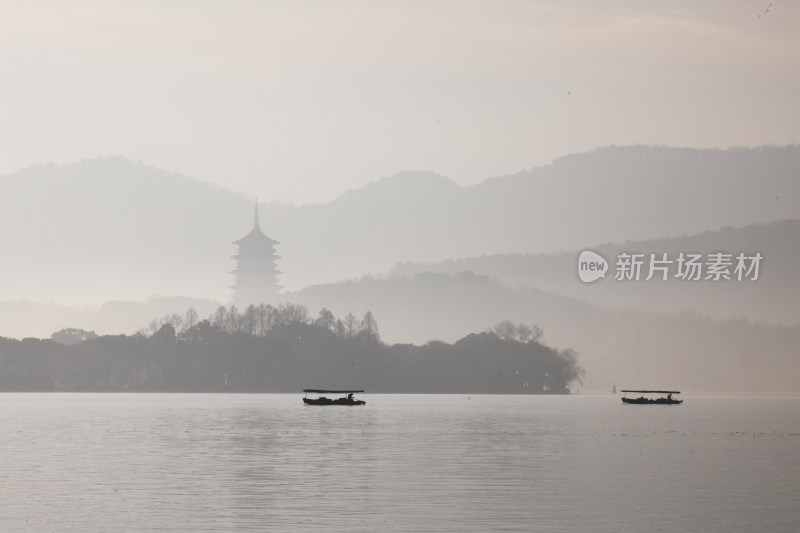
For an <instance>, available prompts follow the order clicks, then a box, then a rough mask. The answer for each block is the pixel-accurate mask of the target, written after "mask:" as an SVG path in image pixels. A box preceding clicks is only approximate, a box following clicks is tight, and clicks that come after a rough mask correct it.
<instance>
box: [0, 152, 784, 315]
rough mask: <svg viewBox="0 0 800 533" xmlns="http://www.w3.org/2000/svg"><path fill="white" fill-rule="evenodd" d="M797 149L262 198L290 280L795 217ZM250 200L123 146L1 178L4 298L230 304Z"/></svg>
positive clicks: (577, 165)
mask: <svg viewBox="0 0 800 533" xmlns="http://www.w3.org/2000/svg"><path fill="white" fill-rule="evenodd" d="M798 168H800V147H797V146H789V147H762V148H754V149H733V150H694V149H683V148H665V147H645V146H634V147H610V148H603V149H599V150H596V151H594V152H591V153H587V154H579V155H572V156H567V157H564V158H561V159H558V160H556V161H554V162H553V164H552V165H548V166H546V167H540V168H536V169H533V170H531V171H527V172H522V173H519V174H516V175H514V176H507V177H499V178H493V179H489V180H487V181H485V182H483V183H481V184H478V185H475V186H471V187H459V186H457V185H455V184H453V183H452V182H450V181H449V180H448V179H446V178H444V177H442V176H439V175H436V174H434V173H430V172H405V173H400V174H397V175H394V176H390V177H387V178H382V179H379V180H376V181H375V182H373V183H369V184H367V185H365V186H364V187H362V188H360V189H357V190H353V191H349V192H347V193H345V194H342V195H341V196H340V197H338V198H337V199H335V200H333V201H331V202H328V203H325V204H312V205H304V206H300V207H296V206H286V205H279V204H266V205H262V206H261V210H260V213H261V227H262V229H263V230H264V232H265V233H266V234H267V235H269V236H270V237H272V238H273V239H275V240H277V241H279V242H280V244H279V245H278V247H277V251H278V254H279V255H280V256H281V257H282V259H281V260H280V261H279V265H278V267H279V268H280V270H282V271H283V275H282V276H281V279H280V281H281V283H282V284H283V285H284V286H285V287H286V288H287V289H289V290H293V291H296V290H299V289H302V288H303V287H305V286H307V285H310V284H314V283H323V282H333V281H337V280H341V279H349V278H353V277H357V276H359V275H361V274H364V273H370V272H383V271H387V270H388V269H390V268H391V267H392V266H393V265H395V264H396V263H398V262H403V261H406V262H408V261H411V262H433V261H442V260H446V259H451V258H457V257H470V256H480V255H482V254H502V253H541V252H548V251H554V250H571V249H578V248H580V247H584V246H590V245H593V244H595V243H598V242H612V241H614V242H622V241H625V240H627V239H646V238H654V237H661V236H677V235H682V234H686V233H698V232H702V231H706V230H715V229H719V228H720V227H723V226H743V225H747V224H752V223H764V222H770V221H775V220H781V219H787V218H800V180H797V179H796V176H797V169H798ZM252 209H253V205H252V200H250V199H248V198H247V197H246V196H245V195H244V194H242V193H237V192H234V191H230V190H226V189H222V188H219V187H216V186H212V185H208V184H205V183H202V182H199V181H197V180H194V179H192V178H189V177H186V176H182V175H180V174H174V173H169V172H166V171H162V170H158V169H154V168H151V167H148V166H146V165H144V164H141V163H138V162H133V161H129V160H126V159H124V158H120V157H111V158H101V159H95V160H87V161H83V162H81V163H77V164H74V165H64V166H56V165H41V166H37V167H33V168H30V169H27V170H23V171H20V172H17V173H15V174H12V175H8V176H5V177H0V246H1V247H2V249H3V250H4V251H5V253H4V255H3V261H2V262H0V300H21V299H32V300H35V301H44V302H46V301H49V300H53V301H55V302H58V303H73V302H84V303H94V304H97V303H99V302H103V301H106V300H112V299H115V300H119V299H122V300H140V301H141V300H144V299H146V298H147V297H149V296H151V295H159V294H161V295H183V296H191V297H197V298H203V299H208V300H216V301H222V302H225V301H226V300H227V299H228V298H229V297H230V291H229V289H228V286H229V285H230V284H231V283H232V276H231V274H230V271H231V270H232V269H233V267H234V264H233V261H232V259H231V256H232V255H233V253H234V251H235V250H234V246H233V245H232V244H231V243H232V241H234V240H236V239H238V238H240V237H242V236H243V235H244V234H246V233H247V232H248V231H249V229H250V226H251V224H252Z"/></svg>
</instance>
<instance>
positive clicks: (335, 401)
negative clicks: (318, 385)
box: [303, 389, 367, 405]
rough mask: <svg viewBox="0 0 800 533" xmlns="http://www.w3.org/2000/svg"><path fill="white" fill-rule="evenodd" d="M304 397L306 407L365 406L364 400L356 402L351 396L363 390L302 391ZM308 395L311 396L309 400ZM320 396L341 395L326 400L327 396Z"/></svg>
mask: <svg viewBox="0 0 800 533" xmlns="http://www.w3.org/2000/svg"><path fill="white" fill-rule="evenodd" d="M303 392H304V393H306V395H305V396H304V397H303V403H304V404H306V405H366V403H367V402H365V401H364V400H357V399H355V398H353V394H355V393H357V392H364V391H363V390H325V389H303ZM309 394H313V395H315V396H312V397H311V398H309V397H308V395H309ZM320 394H339V395H342V396H340V397H338V398H328V397H327V396H320Z"/></svg>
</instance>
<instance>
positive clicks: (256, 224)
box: [253, 196, 261, 229]
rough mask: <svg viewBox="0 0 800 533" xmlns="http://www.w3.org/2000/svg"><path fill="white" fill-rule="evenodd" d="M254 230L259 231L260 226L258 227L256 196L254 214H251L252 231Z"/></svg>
mask: <svg viewBox="0 0 800 533" xmlns="http://www.w3.org/2000/svg"><path fill="white" fill-rule="evenodd" d="M256 228H258V229H261V228H260V226H259V225H258V196H256V209H255V212H254V213H253V229H256Z"/></svg>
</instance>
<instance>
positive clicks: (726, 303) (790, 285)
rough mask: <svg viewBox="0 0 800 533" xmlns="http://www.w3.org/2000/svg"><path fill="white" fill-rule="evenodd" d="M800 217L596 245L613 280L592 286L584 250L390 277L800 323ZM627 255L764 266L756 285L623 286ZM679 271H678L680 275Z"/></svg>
mask: <svg viewBox="0 0 800 533" xmlns="http://www.w3.org/2000/svg"><path fill="white" fill-rule="evenodd" d="M798 235H800V219H795V220H783V221H779V222H772V223H769V224H754V225H750V226H745V227H742V228H730V227H726V228H723V229H720V230H717V231H706V232H702V233H698V234H695V235H689V236H687V235H684V236H681V237H675V238H660V239H650V240H644V241H626V242H624V243H606V244H598V245H597V246H593V247H592V249H593V250H595V251H598V252H599V253H600V254H602V255H603V256H604V257H605V258H606V259H607V260H609V262H610V263H611V266H610V270H609V272H608V273H607V275H606V279H605V280H603V281H600V282H598V283H595V284H592V285H586V284H584V283H582V282H581V281H580V280H579V279H578V277H577V275H576V259H577V254H578V252H579V250H576V251H570V252H560V253H553V254H500V255H483V256H480V257H470V258H463V259H451V260H448V261H443V262H440V263H426V264H413V263H402V264H398V265H396V266H395V267H394V268H393V269H392V270H391V271H390V272H389V276H390V277H394V276H409V275H414V274H418V273H422V272H435V273H442V274H456V273H458V272H462V271H472V272H475V273H479V274H485V275H488V276H491V277H493V278H496V279H498V280H501V281H502V282H503V283H506V284H508V285H510V286H512V287H513V286H521V287H525V286H532V287H538V288H541V289H546V290H549V291H554V292H558V293H561V294H564V295H568V296H572V297H575V298H580V299H583V300H586V301H588V302H592V303H594V304H596V305H601V306H625V307H629V308H642V309H650V310H655V311H663V312H678V311H681V310H684V309H692V310H694V311H697V312H700V313H705V314H708V315H710V316H713V317H718V318H737V317H746V318H749V319H751V320H764V321H770V322H782V323H786V324H795V323H800V308H798V306H797V305H796V302H797V301H798V300H799V299H800V283H797V268H798V266H800V239H798V238H797V236H798ZM622 252H628V253H633V252H640V253H645V254H646V255H647V257H648V258H649V254H651V253H655V254H656V255H657V257H660V256H661V254H662V253H668V254H669V257H671V258H673V259H674V258H675V257H676V256H677V254H679V253H681V252H685V253H703V254H706V255H707V254H709V253H714V252H727V253H732V254H736V253H738V252H745V253H747V254H748V255H749V254H754V253H756V252H759V253H761V254H762V256H763V261H762V263H761V266H760V269H759V279H758V280H757V281H741V282H740V281H721V282H712V281H707V280H701V281H682V280H676V279H670V280H668V281H663V280H661V279H658V278H656V279H653V280H651V281H649V282H645V281H643V280H644V277H645V276H646V275H647V272H646V270H645V271H644V272H643V275H642V281H638V282H624V283H623V282H618V281H615V280H614V276H615V272H614V260H615V258H616V257H617V255H618V254H620V253H622ZM673 273H674V271H673Z"/></svg>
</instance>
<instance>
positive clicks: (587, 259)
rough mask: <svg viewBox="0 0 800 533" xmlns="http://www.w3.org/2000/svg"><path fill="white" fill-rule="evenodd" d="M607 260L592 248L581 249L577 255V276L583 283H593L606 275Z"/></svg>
mask: <svg viewBox="0 0 800 533" xmlns="http://www.w3.org/2000/svg"><path fill="white" fill-rule="evenodd" d="M606 272H608V261H606V258H605V257H603V256H602V255H600V254H598V253H597V252H595V251H594V250H583V251H582V252H581V253H580V254H579V255H578V278H580V280H581V281H582V282H584V283H593V282H595V281H597V280H599V279H603V278H605V277H606Z"/></svg>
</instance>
